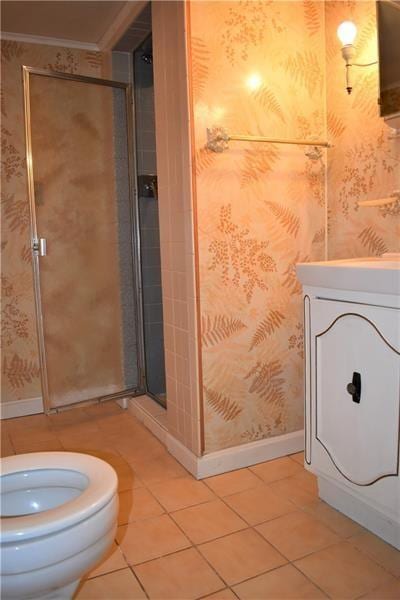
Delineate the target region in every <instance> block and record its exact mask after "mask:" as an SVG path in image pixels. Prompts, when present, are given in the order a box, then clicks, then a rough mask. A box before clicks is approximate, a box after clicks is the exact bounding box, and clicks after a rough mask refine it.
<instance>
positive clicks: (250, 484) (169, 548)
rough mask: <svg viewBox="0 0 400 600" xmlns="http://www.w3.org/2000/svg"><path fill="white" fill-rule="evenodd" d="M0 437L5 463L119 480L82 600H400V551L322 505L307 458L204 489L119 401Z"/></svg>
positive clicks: (10, 428) (30, 422)
mask: <svg viewBox="0 0 400 600" xmlns="http://www.w3.org/2000/svg"><path fill="white" fill-rule="evenodd" d="M2 430H3V431H2V433H3V435H2V455H3V456H4V455H7V454H12V453H21V452H34V451H43V450H71V451H82V452H87V453H90V454H94V455H96V456H99V457H100V458H103V459H104V460H106V461H108V462H109V463H110V464H111V465H112V466H113V467H114V468H115V469H116V471H117V473H118V476H119V495H120V513H119V520H118V525H119V527H118V532H117V536H116V543H115V544H114V546H113V547H112V549H111V551H110V552H109V555H108V556H107V557H106V558H105V559H104V561H103V562H102V563H101V564H100V565H99V566H98V567H97V568H96V569H95V570H94V571H92V572H91V573H89V575H88V577H87V579H86V580H85V581H84V582H83V583H82V585H81V586H80V588H79V590H78V592H77V594H76V600H84V599H93V600H123V599H132V600H135V599H138V598H158V599H161V600H167V599H171V600H179V599H185V600H186V599H188V600H189V599H192V598H209V599H214V600H231V599H235V598H240V599H242V600H263V599H267V598H269V599H273V600H280V599H289V598H292V599H294V600H297V599H301V598H305V599H312V598H336V599H345V598H369V599H375V600H385V599H397V600H398V599H400V552H397V551H396V550H395V549H394V548H392V547H391V546H389V545H388V544H385V543H384V542H382V540H380V539H379V538H377V537H376V536H374V535H372V534H371V533H369V532H367V531H366V530H365V529H363V528H362V527H360V526H359V525H357V524H356V523H354V522H353V521H351V520H350V519H347V518H346V517H344V516H343V515H341V514H340V513H338V512H336V511H335V510H333V509H332V508H330V507H329V506H328V505H327V504H325V503H323V502H321V501H320V500H319V499H318V495H317V487H316V482H315V478H314V477H313V476H312V475H310V474H309V473H308V472H306V471H305V470H304V469H303V466H302V460H303V459H302V455H301V454H297V455H293V456H290V457H285V458H280V459H277V460H274V461H270V462H267V463H263V464H260V465H256V466H254V467H250V468H249V469H241V470H239V471H234V472H232V473H227V474H225V475H219V476H216V477H211V478H209V479H206V480H203V481H196V480H195V479H193V477H192V476H191V475H190V474H189V473H188V472H187V471H185V469H184V468H183V467H182V466H181V465H180V464H179V463H178V462H176V461H175V460H174V459H173V458H172V457H171V456H170V455H169V454H168V453H167V451H166V450H165V448H164V447H163V445H162V444H161V443H160V442H159V441H158V440H157V439H156V438H155V437H154V436H153V435H152V434H151V433H150V432H149V431H148V430H147V429H145V428H144V427H143V426H142V425H141V424H140V423H139V422H138V421H137V420H135V418H134V417H133V416H132V415H130V414H129V413H127V412H126V411H122V410H121V409H120V408H119V407H118V406H117V405H116V404H114V403H107V404H104V405H101V406H91V407H88V408H79V409H74V410H70V411H66V412H63V413H60V414H57V415H52V416H50V417H46V416H44V415H35V416H32V417H23V418H20V419H13V420H9V421H3V423H2Z"/></svg>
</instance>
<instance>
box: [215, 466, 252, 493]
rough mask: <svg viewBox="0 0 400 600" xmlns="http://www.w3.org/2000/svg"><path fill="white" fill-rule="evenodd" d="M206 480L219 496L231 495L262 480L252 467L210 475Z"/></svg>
mask: <svg viewBox="0 0 400 600" xmlns="http://www.w3.org/2000/svg"><path fill="white" fill-rule="evenodd" d="M204 482H205V483H206V484H207V485H208V487H210V488H211V489H212V491H213V492H214V493H215V494H217V495H218V496H221V497H223V496H230V495H231V494H236V493H237V492H243V491H244V490H248V489H250V488H252V487H255V486H257V485H260V480H259V478H258V477H256V475H254V473H252V472H251V471H250V469H239V470H238V471H231V472H230V473H223V474H222V475H215V477H208V478H207V479H204Z"/></svg>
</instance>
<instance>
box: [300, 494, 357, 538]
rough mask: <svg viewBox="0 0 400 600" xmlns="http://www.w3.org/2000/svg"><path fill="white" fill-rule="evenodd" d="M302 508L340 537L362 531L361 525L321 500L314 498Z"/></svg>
mask: <svg viewBox="0 0 400 600" xmlns="http://www.w3.org/2000/svg"><path fill="white" fill-rule="evenodd" d="M303 510H304V511H305V512H307V513H308V514H309V515H311V516H313V517H315V518H316V519H319V520H320V521H322V523H324V524H325V525H327V526H328V527H329V528H330V529H332V530H333V531H334V532H335V533H337V534H338V535H339V536H340V537H343V538H348V537H350V536H352V535H356V534H357V533H361V532H362V531H364V528H363V527H361V525H359V524H358V523H356V522H355V521H353V520H352V519H349V518H348V517H346V516H345V515H343V514H342V513H340V512H339V511H338V510H335V509H334V508H332V507H331V506H329V504H327V503H326V502H324V501H323V500H315V501H314V502H312V503H311V504H306V505H304V506H303Z"/></svg>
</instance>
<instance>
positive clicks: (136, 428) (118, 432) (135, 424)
mask: <svg viewBox="0 0 400 600" xmlns="http://www.w3.org/2000/svg"><path fill="white" fill-rule="evenodd" d="M96 424H97V426H98V427H99V429H101V430H102V431H103V432H104V433H106V434H107V435H111V436H115V439H116V440H117V439H118V438H119V439H121V438H122V437H124V436H128V435H135V434H137V432H140V431H143V430H144V429H145V427H144V426H143V425H142V424H141V423H139V421H138V420H137V419H135V418H134V417H133V416H132V415H130V414H129V413H127V411H123V413H122V414H121V413H120V414H116V415H109V416H107V417H103V418H101V419H99V418H98V419H96Z"/></svg>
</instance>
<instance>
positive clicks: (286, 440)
mask: <svg viewBox="0 0 400 600" xmlns="http://www.w3.org/2000/svg"><path fill="white" fill-rule="evenodd" d="M152 403H154V405H152ZM128 410H129V411H130V412H132V414H134V415H135V417H137V418H138V419H139V420H140V421H141V422H142V423H143V424H144V425H145V426H146V427H147V428H148V429H150V431H151V432H152V433H153V434H154V435H155V436H156V437H157V438H158V439H159V440H160V441H161V442H162V443H163V444H165V445H166V446H167V448H168V451H169V452H170V453H171V454H172V456H174V457H175V458H176V459H177V460H178V461H179V462H180V463H181V464H182V465H183V466H184V467H185V469H187V470H188V471H189V472H190V473H191V474H192V475H193V476H194V477H196V479H204V478H205V477H211V476H212V475H220V474H221V473H227V472H228V471H234V470H235V469H242V468H243V467H249V466H251V465H255V464H257V463H260V462H264V461H266V460H272V459H274V458H280V457H281V456H286V455H288V454H294V453H295V452H301V450H303V449H304V431H303V430H300V431H294V432H293V433H287V434H285V435H279V436H276V437H273V438H268V439H263V440H258V441H256V442H250V443H249V444H242V445H240V446H232V447H231V448H226V449H224V450H218V451H217V452H210V453H209V454H204V455H203V456H196V454H194V452H192V451H191V450H189V449H188V448H186V446H184V445H183V444H182V442H180V441H179V440H177V439H176V438H175V437H174V436H173V435H171V434H170V433H169V432H168V429H167V427H166V419H165V416H166V411H165V409H162V408H160V406H159V405H158V404H157V403H156V402H154V400H152V399H151V398H148V397H146V396H139V397H137V398H131V399H130V400H129V402H128ZM160 415H162V416H163V420H164V422H163V423H161V422H160Z"/></svg>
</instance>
